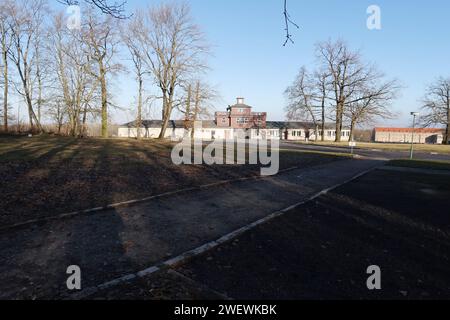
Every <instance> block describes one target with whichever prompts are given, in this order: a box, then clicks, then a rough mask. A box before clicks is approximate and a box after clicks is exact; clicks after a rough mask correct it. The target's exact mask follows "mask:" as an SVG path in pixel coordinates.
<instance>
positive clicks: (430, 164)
mask: <svg viewBox="0 0 450 320" xmlns="http://www.w3.org/2000/svg"><path fill="white" fill-rule="evenodd" d="M388 165H389V166H393V167H405V168H414V169H432V170H450V161H423V160H392V161H389V163H388Z"/></svg>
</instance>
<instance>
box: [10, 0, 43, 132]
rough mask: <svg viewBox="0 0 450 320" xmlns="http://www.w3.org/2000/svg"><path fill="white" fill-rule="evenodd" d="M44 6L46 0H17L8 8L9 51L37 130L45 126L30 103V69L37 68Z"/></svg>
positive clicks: (32, 123)
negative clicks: (10, 43) (36, 47)
mask: <svg viewBox="0 0 450 320" xmlns="http://www.w3.org/2000/svg"><path fill="white" fill-rule="evenodd" d="M46 10H47V6H46V1H45V0H36V1H26V0H19V1H16V2H15V5H14V6H12V7H11V10H10V18H11V23H10V27H11V36H12V47H11V49H10V50H9V52H8V53H9V57H10V59H11V61H12V62H13V63H14V65H15V66H16V69H17V73H18V75H19V78H20V83H21V86H22V88H21V89H20V90H18V92H19V94H20V95H22V96H23V97H24V99H25V102H26V104H27V107H28V117H29V122H30V126H31V128H33V127H34V125H36V126H37V128H38V130H39V131H40V132H43V131H44V129H43V127H42V125H41V123H40V121H39V119H38V117H37V116H36V113H35V110H34V107H33V97H32V94H33V81H32V78H33V70H35V68H36V64H35V53H36V52H35V50H34V49H35V43H36V41H38V38H39V36H41V35H40V34H39V32H38V31H39V30H40V29H41V26H42V24H43V23H44V13H45V12H46Z"/></svg>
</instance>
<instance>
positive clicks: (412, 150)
mask: <svg viewBox="0 0 450 320" xmlns="http://www.w3.org/2000/svg"><path fill="white" fill-rule="evenodd" d="M411 115H412V116H413V127H412V138H411V151H410V153H409V159H410V160H412V159H413V156H414V131H415V129H416V117H418V116H419V115H420V114H419V113H418V112H411Z"/></svg>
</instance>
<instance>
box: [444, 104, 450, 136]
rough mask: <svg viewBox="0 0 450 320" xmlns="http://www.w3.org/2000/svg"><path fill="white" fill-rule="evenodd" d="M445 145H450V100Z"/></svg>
mask: <svg viewBox="0 0 450 320" xmlns="http://www.w3.org/2000/svg"><path fill="white" fill-rule="evenodd" d="M443 143H444V144H449V143H450V99H447V125H446V126H445V136H444V141H443Z"/></svg>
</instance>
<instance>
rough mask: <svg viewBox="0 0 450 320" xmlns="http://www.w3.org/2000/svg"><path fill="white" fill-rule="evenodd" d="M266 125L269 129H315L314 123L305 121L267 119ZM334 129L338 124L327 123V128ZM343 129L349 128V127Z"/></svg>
mask: <svg viewBox="0 0 450 320" xmlns="http://www.w3.org/2000/svg"><path fill="white" fill-rule="evenodd" d="M266 125H267V129H315V126H314V123H312V122H305V121H267V123H266ZM320 128H321V125H320V124H319V129H320ZM333 129H336V124H334V123H325V130H333ZM343 129H344V130H347V129H348V128H343Z"/></svg>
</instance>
